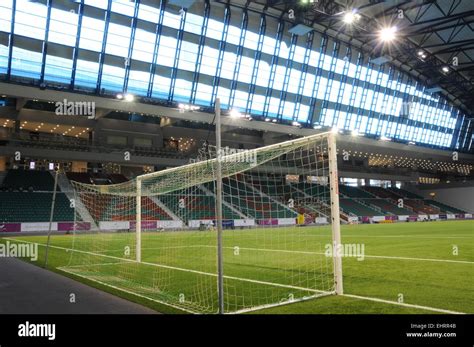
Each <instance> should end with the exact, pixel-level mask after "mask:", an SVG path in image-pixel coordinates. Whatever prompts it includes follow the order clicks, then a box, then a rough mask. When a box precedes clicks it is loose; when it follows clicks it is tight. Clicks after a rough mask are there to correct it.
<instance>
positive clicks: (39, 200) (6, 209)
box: [0, 192, 74, 223]
mask: <svg viewBox="0 0 474 347" xmlns="http://www.w3.org/2000/svg"><path fill="white" fill-rule="evenodd" d="M52 199H53V193H37V192H33V193H32V192H0V221H1V222H2V223H12V222H49V218H50V213H51V202H52ZM53 221H56V222H58V221H61V222H68V221H74V209H72V208H70V202H69V199H68V198H67V197H66V195H65V194H64V193H57V195H56V203H55V208H54V215H53Z"/></svg>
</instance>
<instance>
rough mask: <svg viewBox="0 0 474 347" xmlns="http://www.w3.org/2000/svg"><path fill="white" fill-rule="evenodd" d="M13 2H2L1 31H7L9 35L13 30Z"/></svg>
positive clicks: (0, 7) (6, 0)
mask: <svg viewBox="0 0 474 347" xmlns="http://www.w3.org/2000/svg"><path fill="white" fill-rule="evenodd" d="M12 2H13V0H4V1H1V2H0V31H5V32H7V33H9V32H10V30H11V22H12Z"/></svg>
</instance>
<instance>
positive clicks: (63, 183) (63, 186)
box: [51, 172, 97, 229]
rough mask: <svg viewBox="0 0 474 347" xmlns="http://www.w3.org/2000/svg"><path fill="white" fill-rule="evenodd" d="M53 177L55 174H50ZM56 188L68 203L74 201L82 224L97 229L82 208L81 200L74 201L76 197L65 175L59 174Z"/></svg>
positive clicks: (85, 209)
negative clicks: (85, 223)
mask: <svg viewBox="0 0 474 347" xmlns="http://www.w3.org/2000/svg"><path fill="white" fill-rule="evenodd" d="M55 175H56V173H54V172H51V176H53V179H54V176H55ZM58 187H59V189H60V190H61V192H63V193H64V194H66V196H67V198H68V199H69V201H71V200H74V204H75V206H76V208H75V210H76V212H77V213H78V214H79V216H81V219H82V220H83V221H84V222H89V223H91V229H97V224H96V223H95V221H94V218H92V216H91V214H90V213H89V211H88V210H87V208H86V207H85V206H84V204H83V203H82V201H81V199H79V198H77V199H76V196H75V194H74V188H73V186H72V185H71V182H70V181H69V179H68V178H67V176H66V174H64V173H60V174H59V175H58Z"/></svg>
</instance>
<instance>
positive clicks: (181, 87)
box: [174, 78, 193, 102]
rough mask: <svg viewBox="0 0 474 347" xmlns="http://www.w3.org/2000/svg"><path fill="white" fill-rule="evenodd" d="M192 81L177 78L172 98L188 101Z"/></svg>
mask: <svg viewBox="0 0 474 347" xmlns="http://www.w3.org/2000/svg"><path fill="white" fill-rule="evenodd" d="M192 85H193V83H192V82H191V81H188V80H186V79H181V78H177V79H176V84H175V87H174V100H176V101H183V102H189V99H190V98H191V88H192Z"/></svg>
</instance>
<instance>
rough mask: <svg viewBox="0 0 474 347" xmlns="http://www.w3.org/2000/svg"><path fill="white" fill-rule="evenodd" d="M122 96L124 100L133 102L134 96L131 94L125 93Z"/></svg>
mask: <svg viewBox="0 0 474 347" xmlns="http://www.w3.org/2000/svg"><path fill="white" fill-rule="evenodd" d="M124 98H125V101H126V102H133V101H134V100H135V96H134V95H133V94H126V95H125V97H124Z"/></svg>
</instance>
